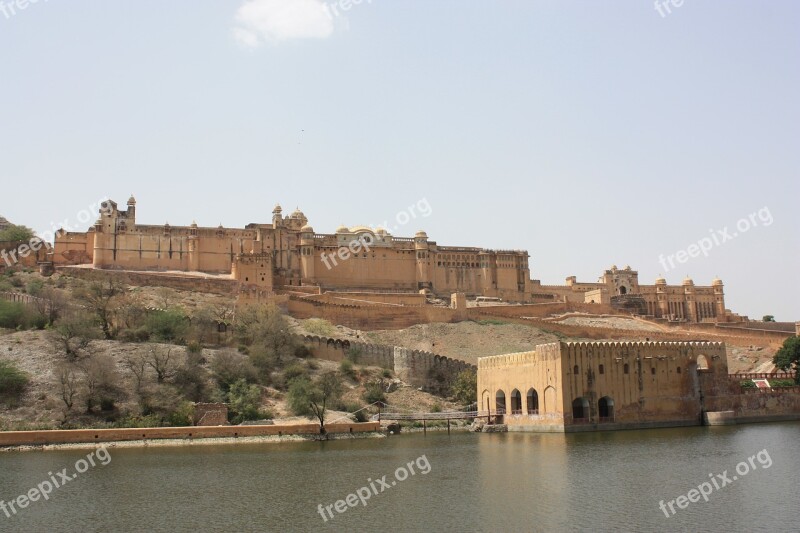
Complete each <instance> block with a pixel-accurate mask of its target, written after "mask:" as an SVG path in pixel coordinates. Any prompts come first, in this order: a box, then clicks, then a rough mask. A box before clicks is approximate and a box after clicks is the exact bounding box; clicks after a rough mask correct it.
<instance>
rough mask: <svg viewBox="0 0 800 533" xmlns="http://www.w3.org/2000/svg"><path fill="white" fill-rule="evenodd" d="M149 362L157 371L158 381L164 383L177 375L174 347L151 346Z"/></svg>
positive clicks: (148, 356)
mask: <svg viewBox="0 0 800 533" xmlns="http://www.w3.org/2000/svg"><path fill="white" fill-rule="evenodd" d="M147 364H148V365H149V366H150V367H151V368H152V369H153V370H155V371H156V381H158V382H159V383H164V381H165V380H166V379H169V378H171V377H172V376H174V375H175V360H174V356H173V353H172V347H171V346H170V347H167V348H165V347H163V346H151V347H150V353H148V355H147Z"/></svg>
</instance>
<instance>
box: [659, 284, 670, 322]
mask: <svg viewBox="0 0 800 533" xmlns="http://www.w3.org/2000/svg"><path fill="white" fill-rule="evenodd" d="M667 298H668V295H667V280H666V279H664V278H661V277H659V278H658V279H656V300H657V304H658V309H657V312H658V314H657V316H659V317H665V316H667V315H668V314H669V301H668V300H667Z"/></svg>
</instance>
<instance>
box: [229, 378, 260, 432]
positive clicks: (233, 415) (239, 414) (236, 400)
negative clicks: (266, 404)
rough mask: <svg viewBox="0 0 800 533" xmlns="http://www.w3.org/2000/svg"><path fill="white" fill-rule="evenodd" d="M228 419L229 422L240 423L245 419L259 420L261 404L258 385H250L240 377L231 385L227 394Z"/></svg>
mask: <svg viewBox="0 0 800 533" xmlns="http://www.w3.org/2000/svg"><path fill="white" fill-rule="evenodd" d="M227 399H228V420H229V421H230V422H231V424H241V423H242V422H244V421H246V420H260V419H261V418H263V415H262V413H261V411H260V409H259V407H260V406H261V389H260V388H259V387H258V385H250V384H248V383H247V381H245V380H243V379H240V380H239V381H237V382H236V383H234V384H233V385H231V388H230V390H229V391H228V395H227Z"/></svg>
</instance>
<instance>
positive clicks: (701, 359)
mask: <svg viewBox="0 0 800 533" xmlns="http://www.w3.org/2000/svg"><path fill="white" fill-rule="evenodd" d="M697 370H708V358H707V357H706V356H705V355H703V354H700V355H698V356H697Z"/></svg>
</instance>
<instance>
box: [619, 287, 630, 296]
mask: <svg viewBox="0 0 800 533" xmlns="http://www.w3.org/2000/svg"><path fill="white" fill-rule="evenodd" d="M619 293H620V294H621V295H623V296H624V295H626V294H628V288H627V287H626V286H625V285H622V286H620V288H619Z"/></svg>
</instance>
